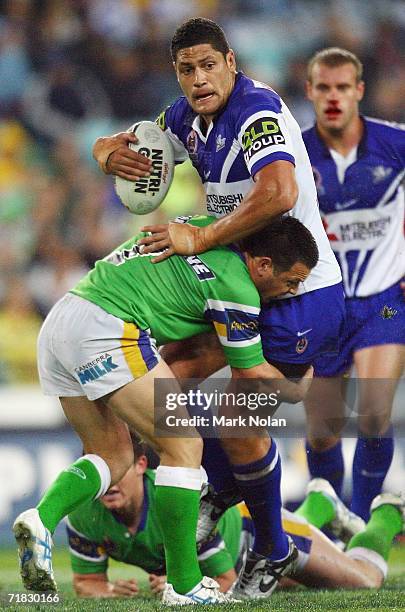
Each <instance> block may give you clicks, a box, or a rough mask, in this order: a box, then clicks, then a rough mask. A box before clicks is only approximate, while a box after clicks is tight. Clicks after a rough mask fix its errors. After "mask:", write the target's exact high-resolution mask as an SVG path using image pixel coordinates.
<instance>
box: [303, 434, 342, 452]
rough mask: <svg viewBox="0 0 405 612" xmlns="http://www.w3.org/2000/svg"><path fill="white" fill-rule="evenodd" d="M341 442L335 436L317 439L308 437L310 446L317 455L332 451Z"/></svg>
mask: <svg viewBox="0 0 405 612" xmlns="http://www.w3.org/2000/svg"><path fill="white" fill-rule="evenodd" d="M338 442H339V438H335V437H334V436H330V437H327V438H316V437H311V436H309V437H308V444H309V446H310V447H311V448H312V450H314V451H315V452H317V453H322V452H324V451H327V450H330V449H331V448H333V447H334V446H336V444H337V443H338Z"/></svg>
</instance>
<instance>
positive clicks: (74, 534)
mask: <svg viewBox="0 0 405 612" xmlns="http://www.w3.org/2000/svg"><path fill="white" fill-rule="evenodd" d="M74 514H75V513H72V514H71V515H70V516H69V518H68V520H67V521H66V531H67V538H68V543H69V553H70V564H71V567H72V571H73V572H75V573H76V574H105V573H107V568H108V555H107V552H106V550H105V549H104V547H103V546H101V545H100V544H98V543H97V542H95V541H94V540H92V538H91V535H90V534H85V533H83V532H82V531H80V530H79V528H78V527H77V526H76V524H77V520H75V516H74Z"/></svg>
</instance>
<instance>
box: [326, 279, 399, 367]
mask: <svg viewBox="0 0 405 612" xmlns="http://www.w3.org/2000/svg"><path fill="white" fill-rule="evenodd" d="M345 303H346V324H345V326H344V330H343V336H342V342H341V348H340V352H339V355H338V357H337V358H336V357H334V358H329V357H328V356H325V358H324V359H323V360H322V362H323V363H322V365H321V369H322V372H323V373H322V374H320V376H337V375H339V374H342V373H343V372H346V371H347V370H348V369H349V368H350V367H351V366H352V365H353V354H354V353H355V352H356V351H359V350H360V349H363V348H367V347H369V346H379V345H381V344H405V299H404V296H403V292H402V289H401V287H400V283H396V284H395V285H392V287H389V288H388V289H385V291H381V293H375V294H374V295H370V296H368V297H357V298H356V297H354V298H346V300H345Z"/></svg>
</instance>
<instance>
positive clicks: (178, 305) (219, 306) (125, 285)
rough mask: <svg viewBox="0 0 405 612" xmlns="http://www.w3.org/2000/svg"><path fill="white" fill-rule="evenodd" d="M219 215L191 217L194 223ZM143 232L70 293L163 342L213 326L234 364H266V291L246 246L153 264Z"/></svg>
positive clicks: (99, 263) (107, 259)
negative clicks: (255, 277)
mask: <svg viewBox="0 0 405 612" xmlns="http://www.w3.org/2000/svg"><path fill="white" fill-rule="evenodd" d="M214 220H215V219H214V218H213V217H193V218H192V219H191V220H190V222H191V223H193V224H194V225H207V224H209V223H212V221H214ZM142 235H144V234H142ZM140 237H141V235H138V236H136V237H135V238H132V239H130V240H128V241H127V242H125V243H124V244H122V245H121V246H119V247H118V248H117V249H115V251H113V252H112V253H111V254H110V255H108V256H107V257H105V258H104V259H102V260H100V261H98V262H97V263H96V265H95V267H94V268H93V270H91V271H90V272H89V273H88V274H87V275H86V276H85V277H84V278H83V279H82V280H81V281H80V282H79V283H78V284H77V285H76V286H75V287H74V288H73V289H72V293H74V294H76V295H78V296H80V297H82V298H84V299H86V300H89V301H90V302H93V303H95V304H97V305H98V306H100V307H101V308H103V309H104V310H105V311H106V312H108V313H110V314H112V315H114V316H116V317H118V318H119V319H122V320H124V321H127V322H130V323H135V324H136V325H137V326H138V327H139V328H140V329H142V330H148V331H149V332H150V333H151V335H152V336H153V337H154V338H155V340H156V342H157V344H158V345H162V344H166V343H168V342H172V341H174V340H182V339H185V338H189V337H190V336H195V335H196V334H201V333H203V332H207V331H210V330H211V329H212V325H213V326H214V327H215V330H216V332H217V334H218V338H219V340H220V342H221V344H222V346H223V349H224V352H225V355H226V358H227V360H228V363H229V364H230V365H231V366H234V367H237V368H250V367H253V366H255V365H259V364H261V363H264V361H265V360H264V357H263V351H262V345H261V340H260V334H259V325H258V317H259V311H260V296H259V294H258V291H257V289H256V287H255V286H254V284H253V282H252V280H251V278H250V275H249V272H248V269H247V266H246V264H245V262H244V260H243V257H242V256H241V255H240V253H238V252H236V251H235V250H233V249H232V248H229V247H217V248H215V249H212V250H210V251H207V252H205V253H202V254H201V255H198V256H197V255H191V256H184V257H183V256H179V255H174V256H172V257H170V258H169V259H167V260H165V261H162V262H160V263H158V264H152V263H151V256H150V255H144V254H143V253H142V247H140V246H139V244H138V240H139V239H140Z"/></svg>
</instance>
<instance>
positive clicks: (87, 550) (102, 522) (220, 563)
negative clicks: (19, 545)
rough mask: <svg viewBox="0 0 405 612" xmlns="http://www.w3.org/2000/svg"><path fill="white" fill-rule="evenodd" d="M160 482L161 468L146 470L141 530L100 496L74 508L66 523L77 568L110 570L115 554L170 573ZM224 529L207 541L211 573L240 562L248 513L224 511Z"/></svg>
mask: <svg viewBox="0 0 405 612" xmlns="http://www.w3.org/2000/svg"><path fill="white" fill-rule="evenodd" d="M154 482H155V472H154V471H153V470H146V473H145V475H144V501H143V507H142V516H141V521H140V524H139V527H138V530H137V532H136V533H135V534H131V533H130V532H129V531H128V529H127V527H126V526H125V525H124V524H123V523H120V522H119V521H118V520H117V518H116V517H115V516H114V513H113V512H111V511H110V510H107V509H106V508H105V507H104V506H103V504H102V503H101V502H100V501H99V500H96V501H90V502H86V503H85V504H83V505H81V506H80V507H79V508H77V509H76V510H75V511H74V512H72V513H71V514H69V517H68V520H67V525H66V529H67V535H68V541H69V550H70V556H71V565H72V570H73V571H74V572H76V573H77V574H98V573H106V572H107V568H108V559H109V558H110V557H111V558H112V559H116V560H117V561H122V562H123V563H128V564H130V565H136V566H138V567H141V568H142V569H144V570H145V571H147V572H149V573H154V574H158V575H162V574H165V573H166V572H165V561H164V548H163V537H162V531H161V528H160V524H159V521H158V519H157V516H156V505H155V484H154ZM218 529H219V534H220V535H219V534H218V535H217V536H216V537H214V538H213V539H212V540H210V542H209V543H208V544H206V545H205V546H204V547H202V549H201V552H200V555H199V563H200V568H201V572H202V573H203V575H205V576H218V575H220V574H222V573H224V572H226V571H228V570H229V569H231V568H233V567H234V566H235V565H236V563H237V560H238V556H239V547H240V538H241V530H242V516H241V514H240V512H239V510H238V509H237V508H236V507H234V508H231V509H230V510H228V511H227V512H226V513H225V514H224V515H223V517H222V518H221V520H220V522H219V525H218Z"/></svg>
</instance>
